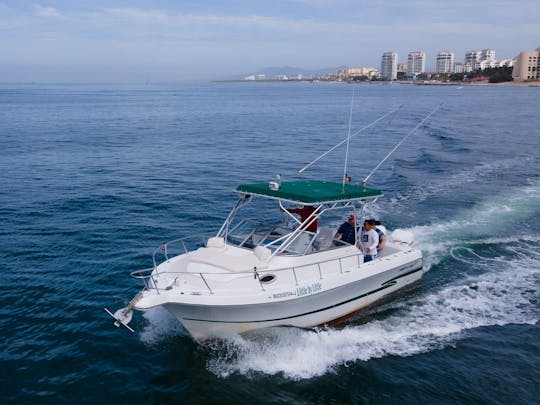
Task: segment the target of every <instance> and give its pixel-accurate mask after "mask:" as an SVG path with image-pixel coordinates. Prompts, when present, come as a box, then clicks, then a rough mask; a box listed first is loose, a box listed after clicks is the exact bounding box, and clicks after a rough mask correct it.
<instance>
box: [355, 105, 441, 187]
mask: <svg viewBox="0 0 540 405" xmlns="http://www.w3.org/2000/svg"><path fill="white" fill-rule="evenodd" d="M441 105H442V103H440V104H439V105H438V106H437V107H435V108H434V109H433V110H432V111H431V112H430V113H429V114H428V115H426V116H425V117H424V119H423V120H422V121H420V123H419V124H418V125H417V126H415V127H414V128H413V130H412V131H411V132H409V133H408V134H407V135H406V136H405V138H403V139H402V140H401V141H400V142H399V143H398V144H397V145H396V146H395V147H394V149H392V150H391V151H390V152H389V153H388V154H387V155H386V156H385V157H384V159H383V160H381V161H380V162H379V163H378V164H377V166H375V169H373V170H372V171H371V173H369V174H368V175H367V177H366V178H365V179H364V181H363V186H364V189H365V188H366V184H367V181H368V180H369V178H370V177H371V176H372V175H373V173H375V171H376V170H377V169H378V168H379V167H380V166H381V165H382V164H383V163H384V162H385V161H386V159H388V158H389V157H390V155H391V154H392V153H394V152H395V151H396V150H397V148H399V147H400V146H401V144H402V143H403V142H405V140H406V139H407V138H408V137H409V136H411V135H412V134H413V133H414V132H415V131H416V130H417V129H418V128H420V125H422V124H423V123H424V122H425V121H426V120H427V119H428V118H429V117H431V116H432V115H433V114H434V113H435V111H437V110H438V109H439V108H440V106H441Z"/></svg>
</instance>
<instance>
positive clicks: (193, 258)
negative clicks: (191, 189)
mask: <svg viewBox="0 0 540 405" xmlns="http://www.w3.org/2000/svg"><path fill="white" fill-rule="evenodd" d="M236 192H238V193H239V194H240V198H239V200H238V202H237V204H236V206H235V207H234V208H233V209H232V211H231V213H230V214H229V216H228V217H227V219H226V220H225V222H224V224H223V226H222V227H221V229H220V230H219V232H218V233H217V234H214V236H210V237H204V236H202V237H201V236H199V237H189V238H184V239H178V240H175V241H172V242H169V243H167V244H164V245H163V246H162V247H161V248H158V249H156V251H155V252H154V267H153V268H150V269H147V270H141V271H135V272H133V273H132V276H133V277H136V278H140V279H142V280H143V281H144V283H145V287H144V289H143V290H142V291H141V292H139V293H138V294H137V295H136V296H135V297H134V299H133V300H132V301H131V302H130V304H129V305H128V306H127V307H126V308H123V309H120V310H118V311H116V313H115V314H112V313H111V312H110V311H108V310H107V312H109V314H110V315H111V316H113V317H114V318H115V319H116V325H117V326H120V325H124V326H126V327H127V328H129V329H130V330H131V328H130V327H129V326H128V323H129V321H130V320H131V316H132V314H131V313H132V309H138V310H147V309H150V308H155V307H160V306H161V307H163V308H165V309H166V310H167V311H169V312H170V313H171V314H173V315H174V316H175V317H176V318H177V319H178V320H179V321H180V323H181V324H182V325H183V326H184V328H185V329H186V330H187V331H188V332H189V333H190V334H191V336H192V337H193V338H194V339H195V340H205V339H208V338H212V337H219V336H224V335H230V334H238V333H243V332H247V331H251V330H255V329H260V328H267V327H272V326H295V327H303V328H305V327H314V326H318V325H331V324H335V323H338V322H340V321H343V320H345V319H347V318H348V317H350V316H352V315H353V314H355V313H356V312H358V311H359V310H361V309H362V308H364V307H366V306H367V305H370V304H371V303H373V302H375V301H377V300H378V299H380V298H382V297H384V296H386V295H388V294H390V293H392V292H394V291H397V290H399V289H400V288H403V287H404V286H406V285H408V284H410V283H412V282H414V281H416V280H418V279H419V278H421V276H422V253H421V251H420V250H418V249H416V248H414V247H413V246H412V245H413V236H412V234H411V233H410V232H407V231H403V230H396V231H394V232H392V234H391V235H387V236H388V239H389V240H388V242H387V244H386V246H385V247H384V249H383V250H382V251H381V252H380V254H379V255H378V256H377V257H376V258H375V259H374V260H372V261H370V262H367V263H364V256H363V254H362V252H361V250H360V249H359V248H358V247H357V246H355V245H351V244H348V243H346V242H343V241H341V240H337V239H334V235H335V233H336V229H335V227H332V228H330V227H325V226H323V225H322V224H323V222H324V221H323V220H324V218H325V217H332V213H333V218H334V219H333V221H334V223H335V217H336V214H339V213H341V214H343V215H347V214H348V213H350V212H359V211H360V212H363V211H364V207H365V206H366V204H368V203H370V202H373V200H375V199H376V198H378V197H380V196H382V192H381V191H379V190H376V189H372V188H365V187H364V186H362V185H352V184H340V183H334V182H325V181H317V180H298V181H288V182H285V181H283V182H279V181H278V182H270V183H257V184H243V185H240V186H238V187H237V189H236ZM256 199H265V200H273V203H276V202H277V204H276V206H275V208H276V210H278V209H281V211H282V213H283V215H286V216H287V218H289V219H294V221H296V222H297V224H295V226H288V225H286V224H271V223H265V222H259V221H254V220H250V219H248V218H241V217H242V215H240V213H241V211H244V210H243V208H244V207H245V206H246V205H248V204H249V203H250V202H251V201H253V200H256ZM271 203H272V202H271ZM290 204H297V205H302V206H305V207H312V208H313V209H312V213H311V215H309V216H307V217H306V218H305V220H304V221H303V222H302V221H300V220H298V219H296V217H295V216H294V215H292V214H290V213H289V212H288V211H287V209H288V207H287V205H290ZM248 211H249V210H248ZM315 223H318V224H319V226H318V227H317V231H316V232H310V231H307V230H306V229H313V226H312V225H313V224H315ZM357 229H358V228H357ZM357 232H359V230H358V231H357ZM193 242H195V243H198V244H199V246H200V247H198V248H196V247H195V245H194V244H193ZM175 246H176V247H180V248H181V252H180V254H176V255H173V254H171V251H172V249H173V248H174V247H175ZM190 247H191V248H190ZM160 252H161V253H162V254H163V256H164V261H163V262H162V263H160V264H158V263H157V257H156V256H157V255H158V254H160Z"/></svg>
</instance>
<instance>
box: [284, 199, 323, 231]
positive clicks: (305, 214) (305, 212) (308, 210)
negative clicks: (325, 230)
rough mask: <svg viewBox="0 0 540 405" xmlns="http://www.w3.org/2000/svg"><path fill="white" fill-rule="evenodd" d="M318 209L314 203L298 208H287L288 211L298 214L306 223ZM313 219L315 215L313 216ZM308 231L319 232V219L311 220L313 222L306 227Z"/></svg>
mask: <svg viewBox="0 0 540 405" xmlns="http://www.w3.org/2000/svg"><path fill="white" fill-rule="evenodd" d="M316 209H317V207H314V206H313V205H304V206H303V207H297V208H287V211H288V212H290V213H291V214H296V215H299V216H300V222H301V223H304V222H305V221H306V220H307V219H308V218H309V217H310V215H311V214H312V213H313V212H314V211H315V210H316ZM311 219H313V217H312V218H311ZM305 230H306V231H308V232H317V219H314V220H313V221H311V223H310V224H309V225H308V226H306V228H305Z"/></svg>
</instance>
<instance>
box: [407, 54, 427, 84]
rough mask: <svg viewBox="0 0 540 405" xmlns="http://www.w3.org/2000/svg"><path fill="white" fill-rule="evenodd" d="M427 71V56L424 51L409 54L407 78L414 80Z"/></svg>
mask: <svg viewBox="0 0 540 405" xmlns="http://www.w3.org/2000/svg"><path fill="white" fill-rule="evenodd" d="M425 71H426V54H425V53H424V52H422V51H412V52H409V57H408V58H407V76H408V77H409V78H411V79H414V78H416V76H417V75H419V74H420V73H424V72H425Z"/></svg>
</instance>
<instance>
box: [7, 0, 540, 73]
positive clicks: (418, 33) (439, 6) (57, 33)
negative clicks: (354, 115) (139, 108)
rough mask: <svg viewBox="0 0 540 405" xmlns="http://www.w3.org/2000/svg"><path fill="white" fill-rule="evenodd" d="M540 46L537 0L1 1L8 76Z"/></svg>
mask: <svg viewBox="0 0 540 405" xmlns="http://www.w3.org/2000/svg"><path fill="white" fill-rule="evenodd" d="M538 47H540V6H539V3H538V0H512V1H508V0H504V1H502V0H447V1H444V0H443V1H441V0H439V1H436V0H400V1H386V0H186V1H184V0H176V1H173V0H153V1H140V0H130V1H128V0H125V1H123V0H57V1H56V0H37V1H25V0H0V82H146V81H153V82H183V81H198V80H212V79H221V78H230V77H234V76H238V77H241V76H242V75H244V74H249V73H253V72H256V71H259V70H260V69H263V68H265V67H269V66H294V67H299V68H303V69H308V70H318V69H321V68H329V67H338V66H348V67H362V66H365V67H370V66H373V67H376V68H380V60H381V55H382V53H383V52H385V51H395V52H398V55H399V61H406V60H407V54H408V52H410V51H413V50H421V51H424V52H425V53H426V61H427V62H426V69H427V70H434V68H435V57H436V54H437V52H439V51H442V50H448V51H452V52H454V54H455V61H463V59H464V54H465V52H466V51H467V50H469V49H485V48H492V49H495V50H496V58H497V59H507V58H512V57H515V56H516V55H517V54H518V53H519V52H521V51H532V50H534V49H536V48H538Z"/></svg>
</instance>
